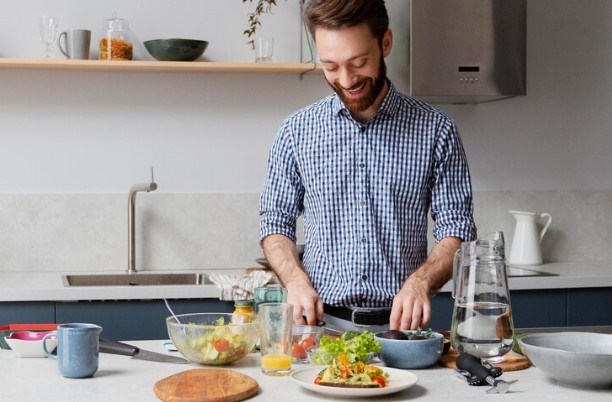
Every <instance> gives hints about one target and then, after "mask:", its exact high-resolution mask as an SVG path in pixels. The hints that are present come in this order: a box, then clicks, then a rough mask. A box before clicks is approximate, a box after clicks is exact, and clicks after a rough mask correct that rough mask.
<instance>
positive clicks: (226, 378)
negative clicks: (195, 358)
mask: <svg viewBox="0 0 612 402" xmlns="http://www.w3.org/2000/svg"><path fill="white" fill-rule="evenodd" d="M153 391H154V392H155V395H156V396H157V397H158V398H159V399H161V400H162V401H164V402H238V401H244V400H245V399H248V398H250V397H252V396H253V395H255V394H257V392H258V391H259V384H258V383H257V381H255V380H254V379H253V378H251V377H249V376H248V375H244V374H241V373H238V372H236V371H232V370H225V369H208V368H206V369H204V368H203V369H192V370H186V371H182V372H180V373H177V374H174V375H171V376H169V377H166V378H164V379H162V380H159V381H157V382H156V383H155V386H154V387H153Z"/></svg>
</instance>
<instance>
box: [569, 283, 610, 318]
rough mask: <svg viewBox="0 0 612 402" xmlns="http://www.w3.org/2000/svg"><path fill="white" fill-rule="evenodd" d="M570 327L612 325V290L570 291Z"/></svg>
mask: <svg viewBox="0 0 612 402" xmlns="http://www.w3.org/2000/svg"><path fill="white" fill-rule="evenodd" d="M567 299H568V309H567V320H568V326H578V327H579V326H589V325H612V307H611V306H612V288H593V289H569V290H568V295H567Z"/></svg>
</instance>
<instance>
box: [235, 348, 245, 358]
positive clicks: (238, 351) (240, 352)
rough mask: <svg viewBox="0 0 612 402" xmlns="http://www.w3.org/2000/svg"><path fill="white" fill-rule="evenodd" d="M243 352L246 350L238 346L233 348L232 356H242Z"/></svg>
mask: <svg viewBox="0 0 612 402" xmlns="http://www.w3.org/2000/svg"><path fill="white" fill-rule="evenodd" d="M245 352H246V351H245V349H244V348H242V347H241V348H238V349H235V350H234V351H233V352H232V357H236V356H241V357H242V356H244V355H245V354H246V353H245Z"/></svg>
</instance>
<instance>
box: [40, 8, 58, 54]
mask: <svg viewBox="0 0 612 402" xmlns="http://www.w3.org/2000/svg"><path fill="white" fill-rule="evenodd" d="M58 25H59V18H57V17H48V16H46V15H43V16H42V17H40V19H39V20H38V28H39V29H40V37H41V39H42V42H43V44H44V45H45V57H46V58H47V59H50V58H51V56H52V55H51V45H52V44H53V42H55V35H56V34H57V26H58Z"/></svg>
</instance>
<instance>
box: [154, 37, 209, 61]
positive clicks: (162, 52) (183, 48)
mask: <svg viewBox="0 0 612 402" xmlns="http://www.w3.org/2000/svg"><path fill="white" fill-rule="evenodd" d="M143 43H144V46H145V48H146V49H147V51H148V52H149V53H150V54H151V56H153V57H155V58H156V59H157V60H159V61H194V60H195V59H197V58H198V57H200V56H202V55H203V54H204V51H205V50H206V48H207V47H208V42H207V41H205V40H197V39H180V38H172V39H152V40H147V41H144V42H143Z"/></svg>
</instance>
